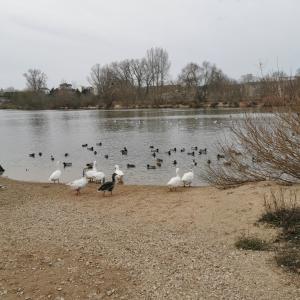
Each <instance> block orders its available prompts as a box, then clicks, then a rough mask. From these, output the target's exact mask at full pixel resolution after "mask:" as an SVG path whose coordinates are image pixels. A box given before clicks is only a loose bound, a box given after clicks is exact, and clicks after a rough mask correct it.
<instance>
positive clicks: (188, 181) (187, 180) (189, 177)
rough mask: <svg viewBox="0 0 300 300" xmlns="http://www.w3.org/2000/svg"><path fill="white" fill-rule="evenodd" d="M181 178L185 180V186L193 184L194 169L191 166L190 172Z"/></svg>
mask: <svg viewBox="0 0 300 300" xmlns="http://www.w3.org/2000/svg"><path fill="white" fill-rule="evenodd" d="M181 180H182V182H183V186H191V184H192V183H193V180H194V171H193V169H192V168H191V170H190V171H189V172H186V173H184V174H183V176H182V177H181Z"/></svg>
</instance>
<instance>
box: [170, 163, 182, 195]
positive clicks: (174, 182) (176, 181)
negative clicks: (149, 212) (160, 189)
mask: <svg viewBox="0 0 300 300" xmlns="http://www.w3.org/2000/svg"><path fill="white" fill-rule="evenodd" d="M181 185H182V181H181V177H180V176H179V168H176V176H175V177H172V178H171V179H170V180H169V181H168V183H167V186H168V187H169V189H170V191H172V190H176V188H177V187H179V186H181Z"/></svg>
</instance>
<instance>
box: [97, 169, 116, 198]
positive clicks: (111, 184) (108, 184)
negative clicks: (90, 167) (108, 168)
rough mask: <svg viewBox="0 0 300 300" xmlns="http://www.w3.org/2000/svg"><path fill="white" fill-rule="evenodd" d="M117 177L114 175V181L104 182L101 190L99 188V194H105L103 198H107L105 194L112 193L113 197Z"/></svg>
mask: <svg viewBox="0 0 300 300" xmlns="http://www.w3.org/2000/svg"><path fill="white" fill-rule="evenodd" d="M116 176H117V174H116V173H113V174H112V181H107V182H104V183H103V184H102V185H101V186H100V187H99V188H98V192H101V191H102V192H103V196H105V192H110V194H111V195H112V191H113V189H114V187H115V182H116V181H115V177H116Z"/></svg>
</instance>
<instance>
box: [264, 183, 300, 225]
mask: <svg viewBox="0 0 300 300" xmlns="http://www.w3.org/2000/svg"><path fill="white" fill-rule="evenodd" d="M264 206H265V213H264V214H263V215H262V217H261V219H260V221H261V222H265V223H269V224H273V225H275V226H278V227H283V228H285V229H287V228H290V227H293V226H296V225H297V224H298V225H299V223H300V206H299V205H297V194H296V192H295V191H290V194H289V198H288V199H287V197H286V195H285V191H284V190H283V189H280V190H279V192H278V193H275V192H274V191H271V193H270V196H269V197H266V195H265V196H264Z"/></svg>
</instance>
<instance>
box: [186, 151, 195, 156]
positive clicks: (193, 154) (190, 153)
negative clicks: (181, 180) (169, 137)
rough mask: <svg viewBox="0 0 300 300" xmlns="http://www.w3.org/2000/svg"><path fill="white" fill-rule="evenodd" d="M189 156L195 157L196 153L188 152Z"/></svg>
mask: <svg viewBox="0 0 300 300" xmlns="http://www.w3.org/2000/svg"><path fill="white" fill-rule="evenodd" d="M187 155H192V156H195V151H192V152H188V153H187Z"/></svg>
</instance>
